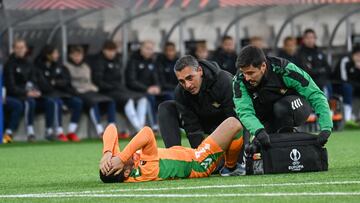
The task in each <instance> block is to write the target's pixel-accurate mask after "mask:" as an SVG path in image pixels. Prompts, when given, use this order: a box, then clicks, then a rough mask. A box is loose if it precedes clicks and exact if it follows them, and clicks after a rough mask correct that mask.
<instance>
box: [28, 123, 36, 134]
mask: <svg viewBox="0 0 360 203" xmlns="http://www.w3.org/2000/svg"><path fill="white" fill-rule="evenodd" d="M26 131H27V134H28V135H34V134H35V132H34V126H32V125H28V126H27V127H26Z"/></svg>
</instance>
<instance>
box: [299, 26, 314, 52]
mask: <svg viewBox="0 0 360 203" xmlns="http://www.w3.org/2000/svg"><path fill="white" fill-rule="evenodd" d="M302 40H303V43H304V45H305V46H306V47H309V48H314V47H315V45H316V33H315V30H313V29H311V28H308V29H306V30H305V31H304V34H303V39H302Z"/></svg>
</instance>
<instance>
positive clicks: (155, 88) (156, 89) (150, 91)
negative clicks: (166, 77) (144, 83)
mask: <svg viewBox="0 0 360 203" xmlns="http://www.w3.org/2000/svg"><path fill="white" fill-rule="evenodd" d="M147 93H148V94H150V95H159V94H160V93H161V89H160V87H159V86H156V85H153V86H150V87H149V88H148V89H147Z"/></svg>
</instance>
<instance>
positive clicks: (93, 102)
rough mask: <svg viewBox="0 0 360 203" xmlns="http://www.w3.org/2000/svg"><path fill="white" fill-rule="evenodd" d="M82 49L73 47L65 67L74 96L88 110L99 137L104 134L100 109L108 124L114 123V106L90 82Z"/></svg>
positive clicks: (112, 102)
mask: <svg viewBox="0 0 360 203" xmlns="http://www.w3.org/2000/svg"><path fill="white" fill-rule="evenodd" d="M83 59H84V49H83V48H82V47H81V46H73V47H71V48H70V51H69V62H68V63H66V64H65V67H66V68H67V69H68V70H69V72H70V77H71V84H72V86H73V87H74V88H75V90H76V96H78V97H80V98H81V100H82V101H83V103H84V106H85V108H87V109H89V115H90V118H91V121H92V122H93V124H94V126H95V129H96V133H97V135H98V136H99V137H101V136H102V134H103V132H104V127H103V125H102V124H101V121H100V119H101V114H100V113H101V112H100V110H101V107H103V108H105V109H106V113H107V120H108V123H114V124H115V122H116V118H115V115H116V105H115V102H114V101H113V100H112V99H111V98H110V97H108V96H105V95H103V94H100V93H99V92H98V87H97V86H96V85H94V84H93V82H92V81H91V69H90V67H89V65H88V64H87V63H85V62H84V61H83Z"/></svg>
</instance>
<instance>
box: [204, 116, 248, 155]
mask: <svg viewBox="0 0 360 203" xmlns="http://www.w3.org/2000/svg"><path fill="white" fill-rule="evenodd" d="M241 129H242V125H241V123H240V121H239V120H237V119H236V118H234V117H230V118H227V119H226V120H224V121H223V122H222V123H221V124H220V125H219V126H218V127H217V128H216V129H215V131H214V132H213V133H211V134H210V135H209V137H208V138H211V139H213V140H214V141H215V142H216V143H217V145H218V146H219V147H221V149H222V150H223V151H226V150H227V149H228V148H229V146H230V144H231V142H232V141H233V139H234V137H235V136H236V134H238V133H239V132H240V131H241Z"/></svg>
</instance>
